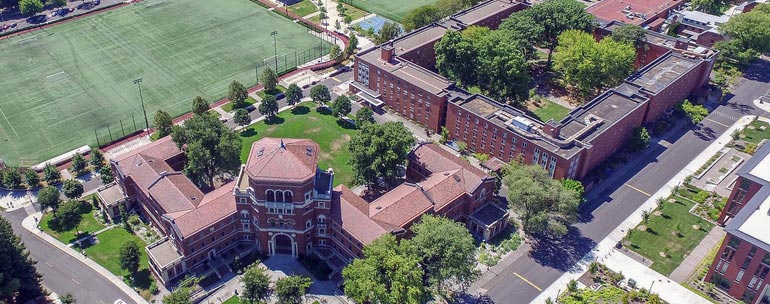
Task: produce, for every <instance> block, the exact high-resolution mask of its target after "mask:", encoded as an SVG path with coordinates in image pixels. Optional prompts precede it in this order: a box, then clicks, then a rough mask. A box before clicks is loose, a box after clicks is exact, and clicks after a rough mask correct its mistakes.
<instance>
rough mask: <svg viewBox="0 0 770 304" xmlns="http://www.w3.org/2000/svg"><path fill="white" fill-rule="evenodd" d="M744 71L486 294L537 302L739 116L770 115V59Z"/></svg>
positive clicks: (601, 188)
mask: <svg viewBox="0 0 770 304" xmlns="http://www.w3.org/2000/svg"><path fill="white" fill-rule="evenodd" d="M745 76H746V78H748V79H745V80H743V81H741V83H739V84H738V88H737V89H736V90H735V93H734V94H735V95H734V96H726V98H725V101H724V102H723V104H722V105H714V106H715V107H716V108H715V110H714V111H713V112H712V113H711V114H710V115H709V116H708V117H707V118H706V119H704V121H703V122H702V123H701V124H700V125H699V126H697V127H695V128H680V129H676V128H675V129H674V131H671V132H670V133H669V134H667V135H666V137H665V138H664V139H665V141H664V142H663V143H660V142H659V143H658V144H654V145H653V146H652V147H650V148H648V149H647V150H645V151H644V152H642V153H640V155H639V156H638V157H635V158H634V161H632V162H629V163H627V164H626V166H629V168H628V170H627V171H626V170H622V169H621V170H616V173H614V174H615V175H617V176H610V177H608V178H607V179H605V181H604V182H603V184H600V185H598V186H597V187H595V188H594V189H592V191H590V192H589V193H587V198H588V199H587V203H586V204H585V205H584V206H582V207H581V213H582V218H581V221H580V222H579V223H577V224H575V225H574V228H572V229H571V231H570V234H569V237H567V238H565V240H563V241H559V242H535V243H533V244H529V245H525V246H528V248H529V251H528V254H525V255H523V256H521V257H519V258H518V259H516V260H514V261H513V263H511V264H510V266H508V267H507V268H505V269H504V271H501V272H500V273H499V274H497V276H496V277H495V278H494V279H492V280H490V281H489V282H487V283H486V284H484V285H482V286H481V288H483V289H485V290H487V293H486V294H487V296H488V297H489V298H490V299H491V300H492V301H494V302H495V303H528V302H530V301H532V300H533V299H534V298H535V297H537V296H538V295H539V294H540V292H541V291H542V289H545V288H547V287H548V286H550V285H551V283H553V282H554V281H555V280H556V279H557V278H559V277H560V276H561V275H562V274H563V273H564V272H566V271H567V270H568V269H569V268H570V267H572V266H573V265H575V263H576V262H577V261H578V260H580V259H581V258H582V257H583V256H584V255H585V254H586V253H588V252H589V251H590V250H591V248H593V247H594V246H595V245H596V244H597V243H598V242H599V241H601V240H602V239H604V238H605V237H606V236H607V235H608V234H609V233H610V231H612V230H613V229H615V227H617V226H618V225H619V224H620V223H621V222H623V220H625V219H626V218H627V217H628V216H629V215H630V214H631V213H632V212H633V211H634V210H636V209H637V208H638V207H639V206H641V205H642V204H643V203H644V202H645V201H646V200H647V199H648V198H649V197H650V195H651V194H653V193H655V192H656V191H658V189H660V188H661V187H662V186H663V185H664V184H665V183H666V182H668V181H669V180H670V179H671V178H673V177H674V176H675V175H676V174H677V173H678V172H679V171H681V170H682V169H683V168H684V167H685V166H686V165H687V164H688V163H689V162H690V161H691V160H692V159H693V157H694V156H695V155H697V154H698V153H700V151H703V150H704V149H705V148H706V147H707V146H708V145H710V144H711V143H712V142H713V141H714V139H716V138H717V137H719V135H721V134H722V133H723V132H724V131H725V130H726V129H727V128H728V127H729V126H730V125H732V124H733V123H734V122H735V121H737V120H738V118H740V117H742V116H744V115H762V116H765V117H770V116H768V113H767V112H763V111H762V110H759V109H755V107H754V106H753V100H754V99H756V98H758V97H759V96H760V95H762V94H764V93H765V92H767V91H768V90H769V89H770V63H768V62H767V61H764V62H761V63H759V64H757V65H756V66H755V67H753V68H752V69H751V70H750V71H749V72H747V73H745ZM679 126H682V124H681V123H680V124H679ZM621 172H627V173H626V174H623V173H621ZM514 299H515V300H514Z"/></svg>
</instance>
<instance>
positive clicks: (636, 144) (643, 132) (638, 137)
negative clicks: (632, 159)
mask: <svg viewBox="0 0 770 304" xmlns="http://www.w3.org/2000/svg"><path fill="white" fill-rule="evenodd" d="M649 146H650V133H649V132H647V128H645V127H639V128H636V129H634V133H633V135H632V137H631V142H629V145H628V147H629V148H630V149H631V150H632V151H641V150H644V149H646V148H647V147H649Z"/></svg>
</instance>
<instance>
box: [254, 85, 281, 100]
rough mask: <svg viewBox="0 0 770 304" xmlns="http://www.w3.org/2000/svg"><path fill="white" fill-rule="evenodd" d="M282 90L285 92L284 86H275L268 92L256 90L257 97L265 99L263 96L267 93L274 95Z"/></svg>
mask: <svg viewBox="0 0 770 304" xmlns="http://www.w3.org/2000/svg"><path fill="white" fill-rule="evenodd" d="M283 92H286V88H284V87H283V86H275V89H274V90H272V91H270V92H268V91H265V90H262V91H259V92H257V96H259V98H262V99H265V96H267V94H271V95H273V96H275V95H278V93H283Z"/></svg>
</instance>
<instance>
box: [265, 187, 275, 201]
mask: <svg viewBox="0 0 770 304" xmlns="http://www.w3.org/2000/svg"><path fill="white" fill-rule="evenodd" d="M266 194H267V201H268V202H274V201H275V192H274V191H273V190H267V191H266Z"/></svg>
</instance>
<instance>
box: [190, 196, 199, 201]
mask: <svg viewBox="0 0 770 304" xmlns="http://www.w3.org/2000/svg"><path fill="white" fill-rule="evenodd" d="M190 200H191V201H197V200H198V198H197V197H194V196H191V197H190Z"/></svg>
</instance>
